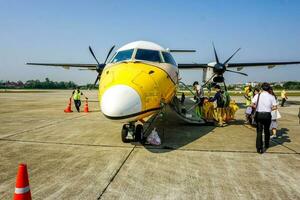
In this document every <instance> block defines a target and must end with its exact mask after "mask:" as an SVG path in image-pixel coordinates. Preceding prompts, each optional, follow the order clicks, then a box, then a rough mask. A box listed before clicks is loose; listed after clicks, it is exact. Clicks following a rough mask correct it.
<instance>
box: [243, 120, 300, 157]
mask: <svg viewBox="0 0 300 200" xmlns="http://www.w3.org/2000/svg"><path fill="white" fill-rule="evenodd" d="M242 126H244V127H246V128H248V129H249V130H252V131H254V132H256V129H254V128H253V127H248V126H246V125H245V124H244V125H242ZM270 141H271V142H273V143H274V144H277V145H280V146H283V147H285V148H286V149H288V150H290V151H292V152H294V153H293V154H300V152H297V151H296V150H294V149H292V148H290V147H288V146H286V145H284V144H283V143H280V142H277V141H276V140H273V139H272V138H270ZM270 153H271V152H270Z"/></svg>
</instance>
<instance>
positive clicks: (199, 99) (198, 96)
mask: <svg viewBox="0 0 300 200" xmlns="http://www.w3.org/2000/svg"><path fill="white" fill-rule="evenodd" d="M193 87H194V90H195V92H196V94H195V100H196V101H197V102H198V105H197V106H196V110H195V112H196V115H197V117H198V118H202V114H203V109H202V107H203V100H204V98H203V97H204V91H203V88H202V87H201V85H199V83H198V81H195V82H194V83H193Z"/></svg>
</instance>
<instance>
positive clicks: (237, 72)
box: [226, 69, 248, 76]
mask: <svg viewBox="0 0 300 200" xmlns="http://www.w3.org/2000/svg"><path fill="white" fill-rule="evenodd" d="M226 71H228V72H232V73H236V74H241V75H244V76H248V74H246V73H243V72H237V71H233V70H229V69H226Z"/></svg>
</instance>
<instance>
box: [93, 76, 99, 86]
mask: <svg viewBox="0 0 300 200" xmlns="http://www.w3.org/2000/svg"><path fill="white" fill-rule="evenodd" d="M98 80H99V74H98V75H97V78H96V80H95V82H94V87H95V86H96V84H97V82H98Z"/></svg>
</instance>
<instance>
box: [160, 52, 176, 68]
mask: <svg viewBox="0 0 300 200" xmlns="http://www.w3.org/2000/svg"><path fill="white" fill-rule="evenodd" d="M162 54H163V56H164V60H165V62H166V63H170V64H172V65H176V62H175V60H174V58H173V56H172V55H171V54H170V53H168V52H162Z"/></svg>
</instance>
